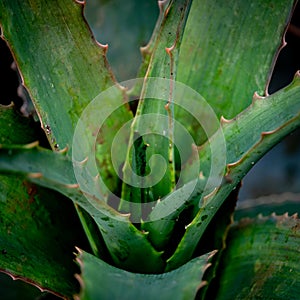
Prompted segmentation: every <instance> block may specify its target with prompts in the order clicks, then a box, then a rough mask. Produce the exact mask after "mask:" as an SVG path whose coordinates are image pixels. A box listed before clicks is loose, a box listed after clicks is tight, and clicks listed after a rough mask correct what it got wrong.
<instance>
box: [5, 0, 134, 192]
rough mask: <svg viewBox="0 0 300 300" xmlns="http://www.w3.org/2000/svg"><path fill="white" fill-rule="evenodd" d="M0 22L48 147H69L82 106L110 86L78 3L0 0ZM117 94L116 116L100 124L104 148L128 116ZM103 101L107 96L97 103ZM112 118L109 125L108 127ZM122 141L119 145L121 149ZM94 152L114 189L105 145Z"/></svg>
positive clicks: (98, 48)
mask: <svg viewBox="0 0 300 300" xmlns="http://www.w3.org/2000/svg"><path fill="white" fill-rule="evenodd" d="M0 25H1V27H2V35H3V37H4V38H5V40H6V41H7V42H8V44H9V46H10V48H11V50H12V52H13V54H14V57H15V59H16V62H17V65H18V67H19V69H20V71H21V74H22V79H23V84H24V86H25V87H26V88H27V90H28V92H29V94H30V97H31V99H32V101H33V103H34V105H35V108H36V110H37V113H38V115H39V118H40V121H41V125H42V128H43V129H44V131H45V133H46V135H47V137H48V140H49V142H50V144H51V146H52V149H54V150H59V149H64V148H65V147H68V148H69V149H70V148H71V147H72V139H73V134H74V129H75V126H76V124H77V122H78V119H79V118H80V117H81V114H82V112H83V110H84V109H85V107H86V106H87V105H88V104H89V103H90V102H91V101H92V100H93V99H94V98H95V97H96V96H97V95H98V94H99V93H101V92H102V91H104V90H105V89H107V88H108V87H110V86H112V85H114V84H115V81H114V78H113V75H112V74H111V73H110V71H109V68H108V64H107V61H106V58H105V52H106V49H107V48H106V47H104V46H101V45H99V44H97V43H96V41H95V40H94V38H93V37H92V35H91V32H90V30H89V28H88V26H87V24H86V22H85V21H84V18H83V4H82V3H79V2H76V1H73V0H67V1H64V2H63V3H62V2H61V1H58V0H55V1H51V2H45V1H41V0H34V1H29V0H28V1H23V0H22V1H21V0H13V1H6V0H1V1H0ZM12 28H13V30H12ZM37 53H38V55H37ZM116 97H117V98H118V103H119V106H120V107H119V110H118V112H117V115H116V116H115V117H113V118H112V117H111V118H108V120H107V123H106V124H105V126H103V128H102V139H103V136H104V137H105V139H106V138H107V139H108V146H107V147H109V146H110V144H109V143H110V139H111V137H113V136H115V133H116V130H118V128H119V127H120V126H121V125H122V124H123V123H124V122H126V121H127V120H128V119H130V118H131V113H130V112H129V110H128V109H127V108H126V106H125V105H123V104H124V97H125V95H124V92H123V91H122V89H121V88H119V89H118V92H117V93H116ZM107 104H109V99H107V100H106V102H105V101H104V102H103V103H102V105H103V106H105V105H107ZM112 120H113V123H114V126H110V125H109V124H110V123H111V122H112ZM93 129H94V128H91V131H93ZM93 134H95V132H93ZM99 139H100V138H99ZM102 143H103V142H102ZM124 145H125V144H122V143H120V144H119V145H118V146H119V150H120V151H121V152H122V151H124V148H125V147H124ZM98 151H99V155H98V156H97V157H98V158H99V157H101V161H100V163H101V164H102V169H101V172H102V176H104V177H105V178H106V179H107V180H108V181H109V185H110V186H111V187H112V189H113V188H115V182H116V181H117V177H116V174H115V173H114V172H111V170H112V169H113V168H112V164H111V161H110V152H109V151H107V148H106V147H104V146H103V147H101V146H100V147H99V148H98Z"/></svg>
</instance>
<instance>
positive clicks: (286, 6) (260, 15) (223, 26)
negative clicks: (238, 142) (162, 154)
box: [177, 0, 294, 118]
mask: <svg viewBox="0 0 300 300" xmlns="http://www.w3.org/2000/svg"><path fill="white" fill-rule="evenodd" d="M293 4H294V1H293V0H285V1H280V2H276V3H274V2H273V1H265V0H258V1H255V2H248V1H235V0H229V1H226V3H225V2H223V3H220V2H219V1H216V0H214V1H210V0H194V1H193V3H192V6H191V10H190V13H189V17H188V20H187V23H186V27H185V31H184V35H183V39H182V44H181V48H180V55H179V58H178V76H177V80H178V81H180V82H182V83H185V84H187V85H188V86H190V87H191V88H193V89H195V90H196V91H197V92H199V93H201V95H202V96H203V97H204V98H205V99H206V100H207V101H208V102H209V104H210V105H211V106H212V108H213V109H214V111H215V113H216V115H217V116H218V117H220V116H221V115H223V116H225V117H226V118H233V117H235V116H236V115H237V114H238V113H240V112H241V111H242V110H244V109H245V108H246V107H248V106H249V105H250V104H251V99H252V96H253V94H254V92H255V91H256V92H258V94H260V95H265V93H266V92H267V88H268V83H269V80H270V76H271V72H272V66H273V64H274V59H275V58H276V54H277V53H278V49H279V48H280V46H281V45H282V43H283V41H282V37H283V33H284V31H285V29H286V26H287V23H288V21H289V19H290V17H291V13H292V8H293ZM187 66H190V67H187Z"/></svg>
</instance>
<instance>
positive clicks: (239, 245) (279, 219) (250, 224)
mask: <svg viewBox="0 0 300 300" xmlns="http://www.w3.org/2000/svg"><path fill="white" fill-rule="evenodd" d="M226 244H227V249H226V250H225V252H224V253H223V256H222V258H221V266H220V269H219V270H218V271H219V278H218V287H219V288H218V289H215V292H216V294H217V295H216V296H215V297H214V296H212V297H213V298H214V299H218V300H219V299H272V300H273V299H278V300H279V299H295V300H296V299H298V298H299V290H300V264H299V255H300V248H299V244H300V220H299V218H298V217H297V216H296V215H294V216H291V217H289V216H288V215H287V214H286V215H282V216H277V215H275V214H273V215H272V216H270V217H258V218H257V219H254V220H253V219H243V220H241V221H240V222H239V223H237V224H235V226H233V227H232V228H231V229H230V231H229V235H228V238H227V241H226Z"/></svg>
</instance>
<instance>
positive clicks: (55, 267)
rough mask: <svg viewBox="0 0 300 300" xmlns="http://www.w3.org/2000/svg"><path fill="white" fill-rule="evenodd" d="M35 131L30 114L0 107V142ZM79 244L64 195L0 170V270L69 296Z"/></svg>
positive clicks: (26, 138) (25, 138) (28, 137)
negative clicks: (22, 114) (74, 254)
mask: <svg viewBox="0 0 300 300" xmlns="http://www.w3.org/2000/svg"><path fill="white" fill-rule="evenodd" d="M38 136H39V133H38V132H37V131H36V130H35V126H34V124H33V123H32V121H31V120H30V119H27V118H24V117H21V115H20V114H18V113H17V112H16V110H14V107H13V106H9V107H2V106H0V141H1V143H5V144H12V143H28V142H32V141H34V140H35V139H37V138H38ZM61 202H63V203H61ZM79 245H82V246H83V247H85V245H86V240H85V237H84V235H83V231H82V227H81V225H80V223H79V221H78V219H77V216H76V212H75V210H74V208H73V207H72V205H70V202H69V201H66V199H65V197H63V196H62V195H61V194H58V193H56V192H55V191H50V190H48V189H44V188H41V187H37V186H35V185H34V184H32V183H30V182H28V181H27V180H26V179H25V178H24V176H16V175H15V174H9V175H4V174H1V175H0V271H1V272H4V273H7V274H10V275H11V276H13V277H14V278H18V279H21V280H23V281H25V282H27V283H30V284H33V285H35V286H37V287H38V288H39V289H40V290H46V291H50V292H51V293H55V294H57V295H60V296H64V297H71V296H72V295H73V294H74V293H76V292H77V291H78V288H79V287H78V285H77V283H76V280H74V279H75V278H74V273H75V272H76V271H77V268H76V265H75V263H74V261H73V259H74V257H73V255H72V253H73V251H74V247H75V246H79ZM61 278H64V279H63V280H61ZM1 295H2V293H1Z"/></svg>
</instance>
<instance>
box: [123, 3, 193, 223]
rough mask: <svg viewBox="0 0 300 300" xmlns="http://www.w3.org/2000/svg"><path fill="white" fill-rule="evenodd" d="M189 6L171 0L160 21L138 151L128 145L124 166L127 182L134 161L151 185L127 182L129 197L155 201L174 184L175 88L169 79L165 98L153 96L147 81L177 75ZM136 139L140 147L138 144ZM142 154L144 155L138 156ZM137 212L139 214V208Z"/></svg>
mask: <svg viewBox="0 0 300 300" xmlns="http://www.w3.org/2000/svg"><path fill="white" fill-rule="evenodd" d="M189 6H190V1H188V0H180V1H176V2H172V1H171V2H168V6H167V8H166V10H165V14H164V19H163V20H162V21H161V26H160V28H159V30H158V32H157V33H156V34H157V35H156V38H155V40H154V45H153V52H152V56H151V58H150V62H149V66H148V69H147V72H146V76H145V82H144V85H143V89H142V93H141V96H140V101H139V105H138V108H137V112H136V116H135V119H134V122H133V124H132V129H131V136H130V142H129V145H135V151H134V153H133V151H132V150H131V149H130V148H129V150H128V154H127V158H126V162H125V165H124V167H123V173H124V179H125V181H126V182H128V181H130V178H131V175H132V173H131V168H132V167H131V165H133V166H135V169H134V170H133V171H135V173H136V174H138V175H139V176H142V178H141V181H142V184H143V183H144V182H145V183H146V185H148V184H149V186H150V187H149V188H148V187H147V188H146V187H145V188H142V189H141V188H136V187H132V186H130V185H128V184H124V185H123V189H122V198H123V199H125V200H127V201H132V202H142V203H147V202H152V201H156V200H158V199H160V198H162V197H164V196H165V195H167V194H169V193H170V192H171V191H172V190H173V189H174V187H175V159H174V145H173V143H174V122H173V120H174V114H173V103H172V98H173V96H172V95H173V92H174V91H173V87H172V84H171V83H170V84H169V86H168V87H164V89H163V90H162V91H161V94H162V95H164V96H165V98H164V99H155V98H152V97H151V96H150V94H153V91H151V89H152V88H153V85H151V84H149V83H148V82H149V81H148V78H151V77H160V78H170V79H173V77H175V76H176V63H175V62H176V59H177V57H178V51H179V48H180V43H181V38H182V32H183V29H184V26H185V22H186V18H187V15H188V11H189ZM150 82H151V80H150ZM155 88H156V89H160V88H161V87H160V86H156V87H155ZM145 124H146V126H145ZM145 130H146V131H145ZM147 131H148V132H149V133H148V134H147V133H145V132H147ZM137 143H138V144H139V147H136V144H137ZM140 157H142V158H143V159H142V160H141V159H138V160H137V158H140ZM150 159H151V165H150ZM162 159H163V160H164V162H167V163H165V165H164V164H163V162H162ZM161 174H162V176H161ZM146 175H148V176H146ZM160 177H161V178H160ZM149 181H150V183H149ZM153 182H155V183H153ZM133 183H134V180H133ZM125 204H127V203H125ZM125 204H124V202H123V203H121V209H123V210H125V211H130V208H129V209H128V208H127V207H125ZM136 213H137V214H139V213H138V212H136ZM141 214H142V216H139V215H137V217H136V222H139V221H140V219H141V218H142V217H145V215H147V213H146V214H144V216H143V213H140V215H141Z"/></svg>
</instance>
